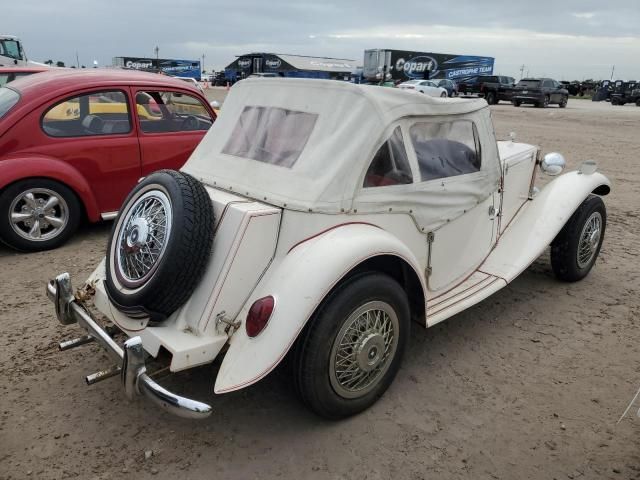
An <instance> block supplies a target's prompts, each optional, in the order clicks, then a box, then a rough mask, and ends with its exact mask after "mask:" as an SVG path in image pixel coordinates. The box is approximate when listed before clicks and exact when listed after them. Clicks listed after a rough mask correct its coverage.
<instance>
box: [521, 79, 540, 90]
mask: <svg viewBox="0 0 640 480" xmlns="http://www.w3.org/2000/svg"><path fill="white" fill-rule="evenodd" d="M539 86H540V80H520V81H519V82H518V87H527V88H538V87H539Z"/></svg>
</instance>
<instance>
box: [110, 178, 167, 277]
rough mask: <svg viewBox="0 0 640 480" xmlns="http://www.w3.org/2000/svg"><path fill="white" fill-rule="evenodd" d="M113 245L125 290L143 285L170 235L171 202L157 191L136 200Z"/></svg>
mask: <svg viewBox="0 0 640 480" xmlns="http://www.w3.org/2000/svg"><path fill="white" fill-rule="evenodd" d="M121 225H122V226H121V227H120V232H119V234H118V242H117V249H118V251H117V254H116V255H117V269H116V273H117V276H118V279H119V280H120V281H121V282H122V284H123V285H125V286H127V287H137V286H139V285H141V284H142V283H144V282H145V281H146V280H147V279H148V278H149V277H150V276H151V274H152V273H153V272H154V271H155V270H156V268H157V266H158V263H159V262H160V260H161V258H162V256H163V255H164V252H165V249H166V246H167V242H168V240H169V234H170V232H171V203H170V202H169V198H168V197H167V196H166V195H165V194H164V193H163V192H161V191H159V190H152V191H150V192H147V193H145V194H144V195H142V196H141V197H140V198H138V199H137V200H136V201H135V202H134V203H133V205H132V206H131V207H130V208H129V210H128V212H127V213H126V215H125V218H124V219H123V221H122V223H121Z"/></svg>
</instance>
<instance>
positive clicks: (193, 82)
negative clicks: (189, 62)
mask: <svg viewBox="0 0 640 480" xmlns="http://www.w3.org/2000/svg"><path fill="white" fill-rule="evenodd" d="M175 78H177V79H179V80H182V81H183V82H187V83H188V84H189V85H193V86H194V87H196V88H197V89H198V90H199V91H200V93H202V94H203V95H204V90H203V88H202V85H200V82H199V81H198V80H196V79H195V78H193V77H175Z"/></svg>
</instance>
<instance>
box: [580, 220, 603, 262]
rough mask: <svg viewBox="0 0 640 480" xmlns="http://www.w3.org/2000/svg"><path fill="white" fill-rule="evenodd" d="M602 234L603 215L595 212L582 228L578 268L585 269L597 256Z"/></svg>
mask: <svg viewBox="0 0 640 480" xmlns="http://www.w3.org/2000/svg"><path fill="white" fill-rule="evenodd" d="M601 234H602V215H600V212H593V213H592V214H591V216H590V217H589V218H588V219H587V221H586V222H585V224H584V227H582V232H581V233H580V242H579V243H578V254H577V258H576V260H577V263H578V267H580V268H585V267H586V266H588V265H589V263H591V261H592V260H593V257H594V256H595V255H596V252H597V250H598V245H599V244H600V235H601Z"/></svg>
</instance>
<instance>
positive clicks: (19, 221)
mask: <svg viewBox="0 0 640 480" xmlns="http://www.w3.org/2000/svg"><path fill="white" fill-rule="evenodd" d="M68 221H69V206H68V205H67V202H66V201H65V199H64V198H63V197H62V195H60V194H59V193H57V192H55V191H53V190H50V189H48V188H30V189H28V190H25V191H24V192H22V193H20V194H19V195H18V196H17V197H16V198H14V199H13V201H12V202H11V205H10V206H9V224H10V225H11V228H12V229H13V231H14V232H15V233H17V234H18V235H19V236H20V237H22V238H24V239H26V240H29V241H32V242H44V241H46V240H51V239H52V238H55V237H57V236H58V235H60V234H61V233H62V232H63V231H64V229H65V227H66V226H67V223H68Z"/></svg>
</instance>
